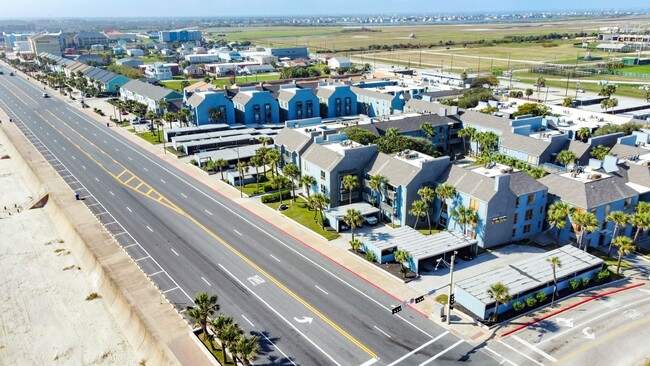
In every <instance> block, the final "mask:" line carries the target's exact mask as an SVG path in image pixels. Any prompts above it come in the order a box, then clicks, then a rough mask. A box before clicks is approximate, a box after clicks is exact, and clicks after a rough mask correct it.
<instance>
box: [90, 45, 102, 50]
mask: <svg viewBox="0 0 650 366" xmlns="http://www.w3.org/2000/svg"><path fill="white" fill-rule="evenodd" d="M90 50H91V51H103V50H104V45H103V44H94V45H92V46H90Z"/></svg>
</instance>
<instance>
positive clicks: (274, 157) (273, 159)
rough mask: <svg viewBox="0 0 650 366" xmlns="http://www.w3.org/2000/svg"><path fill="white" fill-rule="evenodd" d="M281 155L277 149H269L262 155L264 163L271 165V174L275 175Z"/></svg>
mask: <svg viewBox="0 0 650 366" xmlns="http://www.w3.org/2000/svg"><path fill="white" fill-rule="evenodd" d="M281 158H282V156H281V155H280V152H279V151H278V150H274V149H270V150H268V151H267V153H266V154H265V155H264V163H266V164H270V165H271V176H275V174H276V173H277V172H278V163H279V162H280V159H281Z"/></svg>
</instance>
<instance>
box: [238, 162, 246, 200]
mask: <svg viewBox="0 0 650 366" xmlns="http://www.w3.org/2000/svg"><path fill="white" fill-rule="evenodd" d="M235 168H236V169H237V171H238V172H239V192H240V193H242V192H243V191H244V180H245V178H246V173H248V164H247V163H245V162H243V161H240V162H239V163H237V164H236V165H235Z"/></svg>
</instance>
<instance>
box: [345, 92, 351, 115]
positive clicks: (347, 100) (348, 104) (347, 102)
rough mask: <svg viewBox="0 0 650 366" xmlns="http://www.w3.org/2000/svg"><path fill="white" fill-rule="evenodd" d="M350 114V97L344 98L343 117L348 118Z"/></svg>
mask: <svg viewBox="0 0 650 366" xmlns="http://www.w3.org/2000/svg"><path fill="white" fill-rule="evenodd" d="M350 114H352V99H350V97H346V98H345V115H346V116H349V115H350Z"/></svg>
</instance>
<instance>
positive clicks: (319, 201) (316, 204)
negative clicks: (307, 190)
mask: <svg viewBox="0 0 650 366" xmlns="http://www.w3.org/2000/svg"><path fill="white" fill-rule="evenodd" d="M310 200H311V201H310V206H311V207H312V208H313V209H314V210H316V211H317V212H318V214H319V217H320V223H321V228H322V229H323V230H325V219H324V218H323V211H324V210H325V209H326V208H327V205H329V203H330V199H329V198H328V197H327V196H325V195H324V194H322V193H315V194H313V195H312V196H311V197H310Z"/></svg>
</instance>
